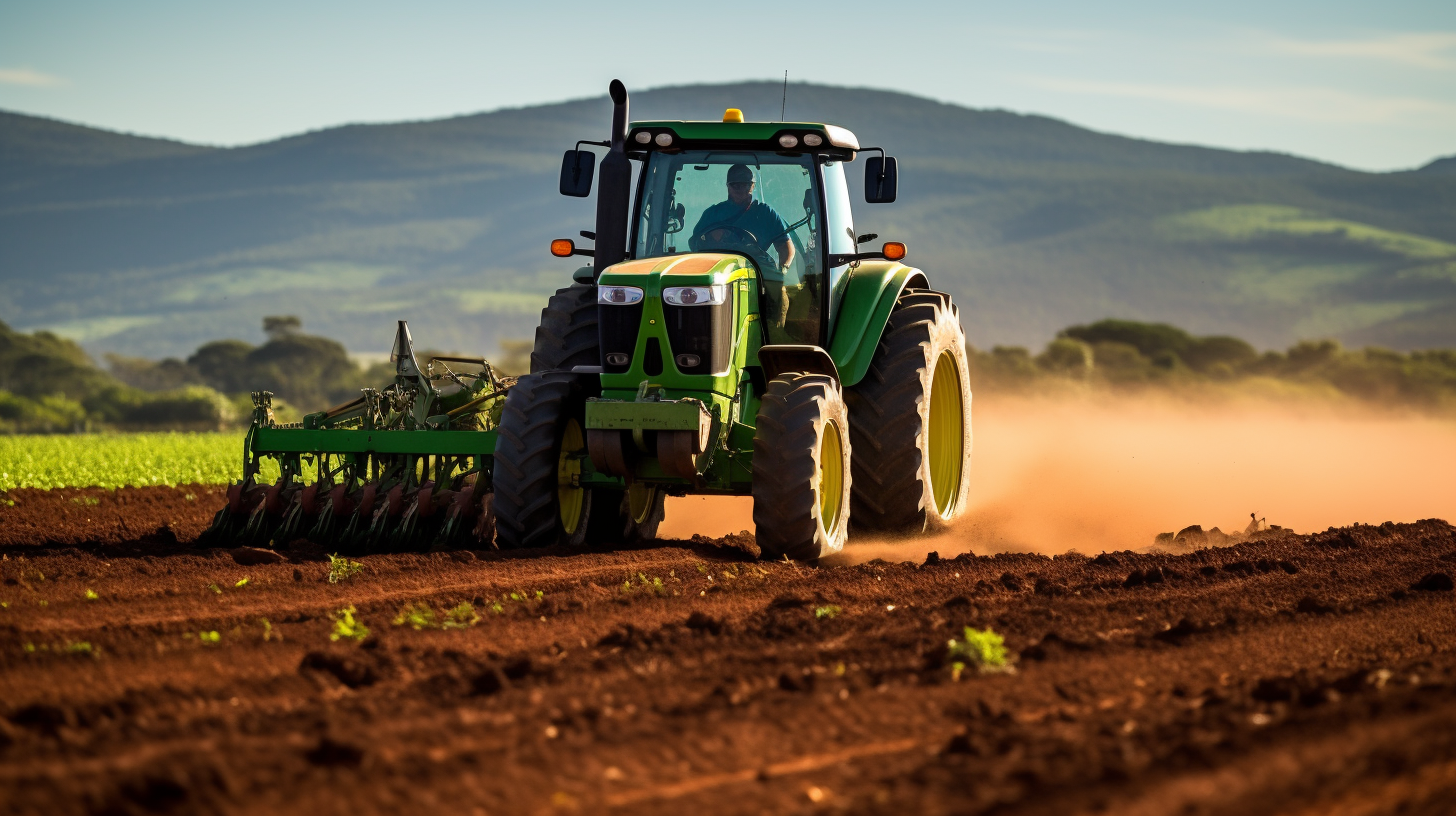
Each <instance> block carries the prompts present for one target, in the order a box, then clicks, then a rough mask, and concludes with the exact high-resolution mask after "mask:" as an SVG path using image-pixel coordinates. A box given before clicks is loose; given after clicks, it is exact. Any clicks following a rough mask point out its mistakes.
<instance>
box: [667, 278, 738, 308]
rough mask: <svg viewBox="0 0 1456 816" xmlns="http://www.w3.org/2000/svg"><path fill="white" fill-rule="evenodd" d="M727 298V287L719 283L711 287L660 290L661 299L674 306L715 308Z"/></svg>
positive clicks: (680, 287)
mask: <svg viewBox="0 0 1456 816" xmlns="http://www.w3.org/2000/svg"><path fill="white" fill-rule="evenodd" d="M727 297H728V287H727V286H725V285H724V284H721V283H715V284H713V285H712V286H669V287H668V288H666V289H663V290H662V299H663V300H665V301H667V302H668V303H671V304H672V305H674V306H717V305H718V304H719V303H722V302H723V301H724V300H725V299H726V298H727Z"/></svg>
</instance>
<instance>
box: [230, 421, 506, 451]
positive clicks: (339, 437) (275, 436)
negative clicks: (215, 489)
mask: <svg viewBox="0 0 1456 816" xmlns="http://www.w3.org/2000/svg"><path fill="white" fill-rule="evenodd" d="M252 448H253V452H254V453H416V454H440V455H447V456H448V455H460V454H465V455H471V456H479V455H488V454H493V453H495V431H363V430H352V429H351V430H342V429H341V430H321V431H315V430H304V429H299V428H258V429H257V430H255V431H254V432H253V445H252Z"/></svg>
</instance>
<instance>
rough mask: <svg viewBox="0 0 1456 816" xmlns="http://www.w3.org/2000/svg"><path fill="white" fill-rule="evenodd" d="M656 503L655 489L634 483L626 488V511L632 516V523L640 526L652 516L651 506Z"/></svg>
mask: <svg viewBox="0 0 1456 816" xmlns="http://www.w3.org/2000/svg"><path fill="white" fill-rule="evenodd" d="M656 503H657V488H655V487H652V486H649V485H645V484H642V483H641V482H635V483H633V485H632V486H631V487H629V488H627V511H628V512H629V513H631V514H632V523H633V524H641V523H643V522H645V521H647V517H648V516H650V515H652V506H653V505H654V504H656Z"/></svg>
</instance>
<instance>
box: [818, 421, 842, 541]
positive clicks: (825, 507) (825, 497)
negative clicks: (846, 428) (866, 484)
mask: <svg viewBox="0 0 1456 816" xmlns="http://www.w3.org/2000/svg"><path fill="white" fill-rule="evenodd" d="M843 497H844V445H843V443H842V442H841V441H840V438H839V425H838V423H835V422H826V423H824V438H823V439H821V440H820V441H819V518H821V519H823V521H824V530H825V532H831V531H833V530H834V528H835V526H836V525H838V524H839V511H840V504H841V503H842V501H843Z"/></svg>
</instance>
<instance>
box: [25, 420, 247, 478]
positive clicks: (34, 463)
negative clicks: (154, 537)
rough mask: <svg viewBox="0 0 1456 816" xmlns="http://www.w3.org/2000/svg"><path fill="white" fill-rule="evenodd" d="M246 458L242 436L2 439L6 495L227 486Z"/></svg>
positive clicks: (84, 435)
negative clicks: (8, 492) (56, 490)
mask: <svg viewBox="0 0 1456 816" xmlns="http://www.w3.org/2000/svg"><path fill="white" fill-rule="evenodd" d="M242 453H243V434H242V432H241V431H237V432H228V433H134V434H70V435H50V436H0V491H4V490H14V489H15V488H18V487H38V488H43V489H50V488H56V487H106V488H113V489H114V488H118V487H128V486H131V487H140V486H144V485H177V484H187V483H190V482H200V483H203V484H226V483H227V482H230V481H232V480H234V479H237V478H239V477H240V476H241V474H242V458H243V457H242Z"/></svg>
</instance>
